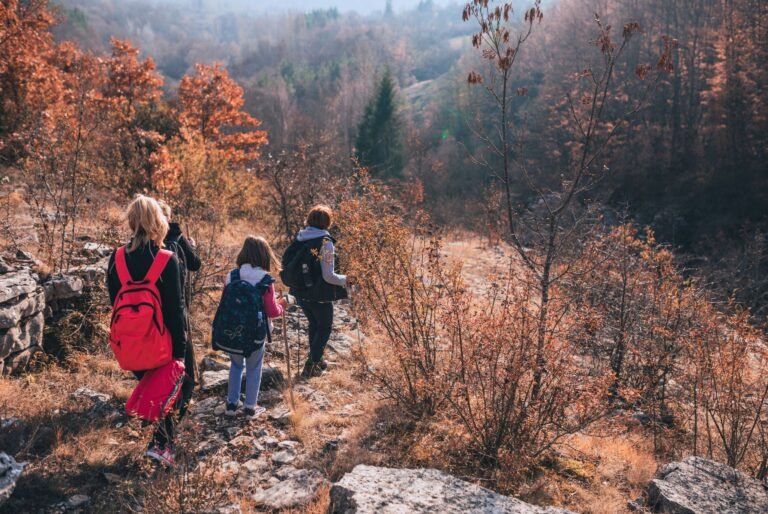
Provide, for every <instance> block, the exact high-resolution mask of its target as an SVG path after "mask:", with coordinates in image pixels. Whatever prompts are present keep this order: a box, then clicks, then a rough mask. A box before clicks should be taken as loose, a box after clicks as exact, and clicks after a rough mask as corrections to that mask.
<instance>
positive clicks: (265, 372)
mask: <svg viewBox="0 0 768 514" xmlns="http://www.w3.org/2000/svg"><path fill="white" fill-rule="evenodd" d="M209 360H210V359H209ZM245 378H246V377H245V373H243V382H245ZM202 382H203V385H202V388H203V391H205V392H209V391H216V390H219V389H221V390H225V389H226V388H227V384H228V383H229V365H227V364H222V369H220V370H216V371H204V372H203V374H202ZM284 384H285V379H284V378H283V373H282V372H281V371H280V370H279V369H277V368H274V367H264V368H263V369H262V370H261V389H262V390H267V389H281V388H282V387H283V385H284Z"/></svg>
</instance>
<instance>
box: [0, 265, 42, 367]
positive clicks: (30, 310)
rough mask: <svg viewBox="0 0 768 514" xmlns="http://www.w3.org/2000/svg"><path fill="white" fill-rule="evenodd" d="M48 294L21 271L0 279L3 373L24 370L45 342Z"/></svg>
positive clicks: (0, 349) (1, 365) (0, 359)
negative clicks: (44, 331) (45, 314)
mask: <svg viewBox="0 0 768 514" xmlns="http://www.w3.org/2000/svg"><path fill="white" fill-rule="evenodd" d="M44 309H45V293H44V290H43V288H42V287H40V285H39V284H38V281H37V275H36V274H34V273H32V272H31V271H29V270H26V269H22V270H18V271H11V272H9V273H6V274H3V275H0V373H4V374H8V373H11V372H13V371H15V370H16V369H17V368H20V367H22V366H24V365H25V364H26V363H27V361H28V360H29V357H30V356H31V355H32V354H33V353H34V352H35V351H37V350H39V349H40V347H41V345H42V342H43V326H44V320H43V318H44V317H43V311H44Z"/></svg>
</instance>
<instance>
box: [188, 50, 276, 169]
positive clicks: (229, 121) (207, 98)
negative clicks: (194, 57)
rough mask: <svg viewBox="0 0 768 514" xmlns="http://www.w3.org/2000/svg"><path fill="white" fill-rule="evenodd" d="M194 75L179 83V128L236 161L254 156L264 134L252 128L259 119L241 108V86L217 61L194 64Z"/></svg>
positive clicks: (259, 123) (263, 140) (256, 154)
mask: <svg viewBox="0 0 768 514" xmlns="http://www.w3.org/2000/svg"><path fill="white" fill-rule="evenodd" d="M195 70H196V74H195V75H194V76H189V75H187V76H185V77H184V78H182V79H181V84H180V85H179V101H180V104H181V112H180V114H179V121H180V122H181V125H182V130H186V131H191V132H192V133H195V134H198V135H199V136H200V137H202V139H203V141H205V142H206V143H213V144H214V145H216V147H217V148H219V149H220V150H223V151H225V152H226V154H227V155H228V156H229V157H230V158H231V159H233V160H234V161H237V162H243V161H248V160H252V159H255V158H257V157H258V156H259V148H260V147H261V146H262V145H265V144H267V133H266V132H265V131H263V130H253V129H255V128H257V127H259V126H260V125H261V122H260V121H259V120H257V119H256V118H254V117H253V116H251V115H250V114H248V113H247V112H245V111H243V110H242V108H243V105H244V104H245V100H244V99H243V89H242V88H241V87H240V86H239V85H238V84H237V83H236V82H235V81H234V80H232V79H231V78H230V77H229V74H228V73H227V70H225V69H224V68H222V67H221V66H219V65H218V64H216V65H213V66H206V65H204V64H198V65H196V66H195Z"/></svg>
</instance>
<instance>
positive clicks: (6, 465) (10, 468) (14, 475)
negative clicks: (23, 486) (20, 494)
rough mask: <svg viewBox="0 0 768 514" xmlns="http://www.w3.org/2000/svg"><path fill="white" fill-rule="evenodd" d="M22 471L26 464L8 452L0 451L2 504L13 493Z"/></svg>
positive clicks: (0, 502)
mask: <svg viewBox="0 0 768 514" xmlns="http://www.w3.org/2000/svg"><path fill="white" fill-rule="evenodd" d="M22 471H24V464H19V463H18V462H16V460H15V459H14V458H13V457H11V456H10V455H8V454H6V453H0V505H2V504H3V503H5V502H6V501H7V500H8V498H10V497H11V494H13V490H14V489H15V488H16V482H17V481H18V480H19V477H20V476H21V472H22Z"/></svg>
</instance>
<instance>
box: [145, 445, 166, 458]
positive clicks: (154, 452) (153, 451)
mask: <svg viewBox="0 0 768 514" xmlns="http://www.w3.org/2000/svg"><path fill="white" fill-rule="evenodd" d="M161 453H163V450H161V449H160V448H158V447H157V446H155V444H154V443H151V444H150V445H149V448H147V451H146V452H144V456H145V457H147V458H150V459H154V460H156V461H160V460H161V459H162V457H161V456H160V454H161Z"/></svg>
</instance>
